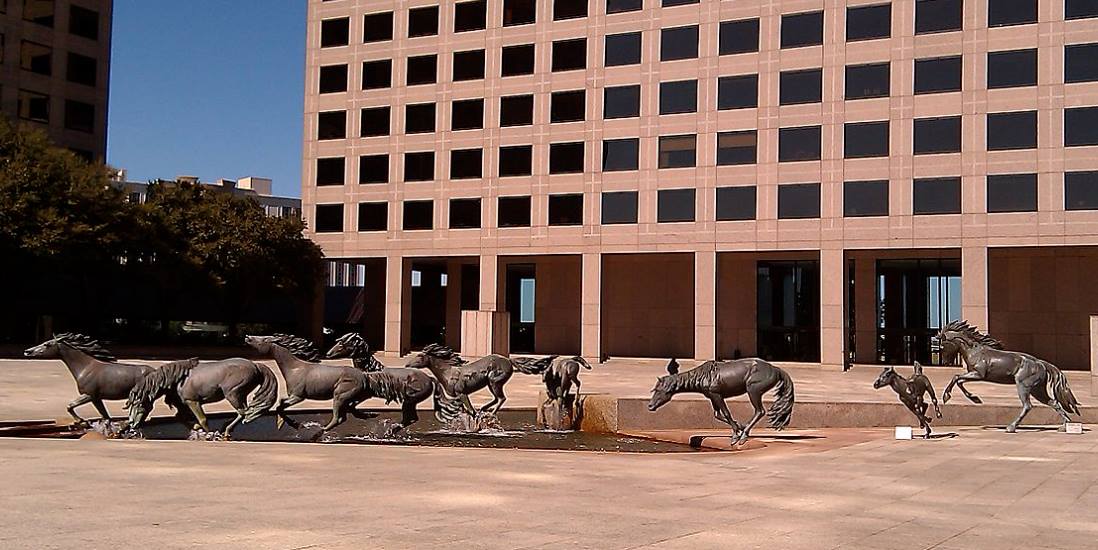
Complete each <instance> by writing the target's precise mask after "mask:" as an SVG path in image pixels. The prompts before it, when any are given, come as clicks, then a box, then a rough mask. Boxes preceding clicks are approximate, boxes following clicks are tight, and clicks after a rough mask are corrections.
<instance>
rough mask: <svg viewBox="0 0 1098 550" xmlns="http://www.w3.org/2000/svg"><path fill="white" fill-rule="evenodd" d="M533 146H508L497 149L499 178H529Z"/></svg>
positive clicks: (531, 168) (531, 169)
mask: <svg viewBox="0 0 1098 550" xmlns="http://www.w3.org/2000/svg"><path fill="white" fill-rule="evenodd" d="M533 159H534V146H533V145H508V146H506V147H500V148H499V177H501V178H506V177H510V176H529V175H530V174H531V173H532V172H533V165H534V160H533Z"/></svg>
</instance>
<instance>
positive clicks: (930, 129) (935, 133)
mask: <svg viewBox="0 0 1098 550" xmlns="http://www.w3.org/2000/svg"><path fill="white" fill-rule="evenodd" d="M913 125H914V134H915V135H914V154H916V155H934V154H938V153H960V152H961V117H959V116H947V117H940V118H917V119H915V121H914V122H913Z"/></svg>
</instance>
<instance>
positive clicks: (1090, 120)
mask: <svg viewBox="0 0 1098 550" xmlns="http://www.w3.org/2000/svg"><path fill="white" fill-rule="evenodd" d="M1064 145H1066V146H1068V147H1078V146H1083V145H1098V107H1078V108H1075V109H1064Z"/></svg>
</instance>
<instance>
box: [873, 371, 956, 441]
mask: <svg viewBox="0 0 1098 550" xmlns="http://www.w3.org/2000/svg"><path fill="white" fill-rule="evenodd" d="M885 386H888V387H890V388H892V391H894V392H896V395H897V396H898V397H899V398H900V402H901V403H903V404H904V406H905V407H907V410H909V411H911V414H913V415H915V418H918V419H919V425H920V426H921V427H922V428H923V439H930V418H929V417H928V416H927V415H926V410H927V404H926V401H924V400H923V395H926V394H930V402H931V403H933V404H934V414H935V415H937V417H938V418H941V417H942V410H941V409H939V408H938V396H937V395H934V386H931V385H930V379H929V378H927V376H926V375H925V374H923V366H922V365H920V364H919V362H918V361H915V372H914V373H913V374H912V375H911V378H904V377H903V376H900V373H898V372H896V369H894V368H892V367H885V369H884V370H882V371H881V375H880V376H878V377H877V380H875V381H874V382H873V389H875V390H879V389H881V388H883V387H885Z"/></svg>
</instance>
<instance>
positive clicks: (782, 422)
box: [766, 367, 794, 430]
mask: <svg viewBox="0 0 1098 550" xmlns="http://www.w3.org/2000/svg"><path fill="white" fill-rule="evenodd" d="M774 370H776V371H778V384H777V385H776V386H775V394H774V403H773V404H772V405H770V411H769V412H767V413H766V416H767V420H768V421H769V422H770V427H771V428H774V429H775V430H781V429H784V428H785V427H786V426H788V425H789V418H790V417H791V416H793V402H794V397H793V379H792V378H790V377H789V374H788V373H787V372H785V371H784V370H782V369H779V368H778V367H774Z"/></svg>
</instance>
